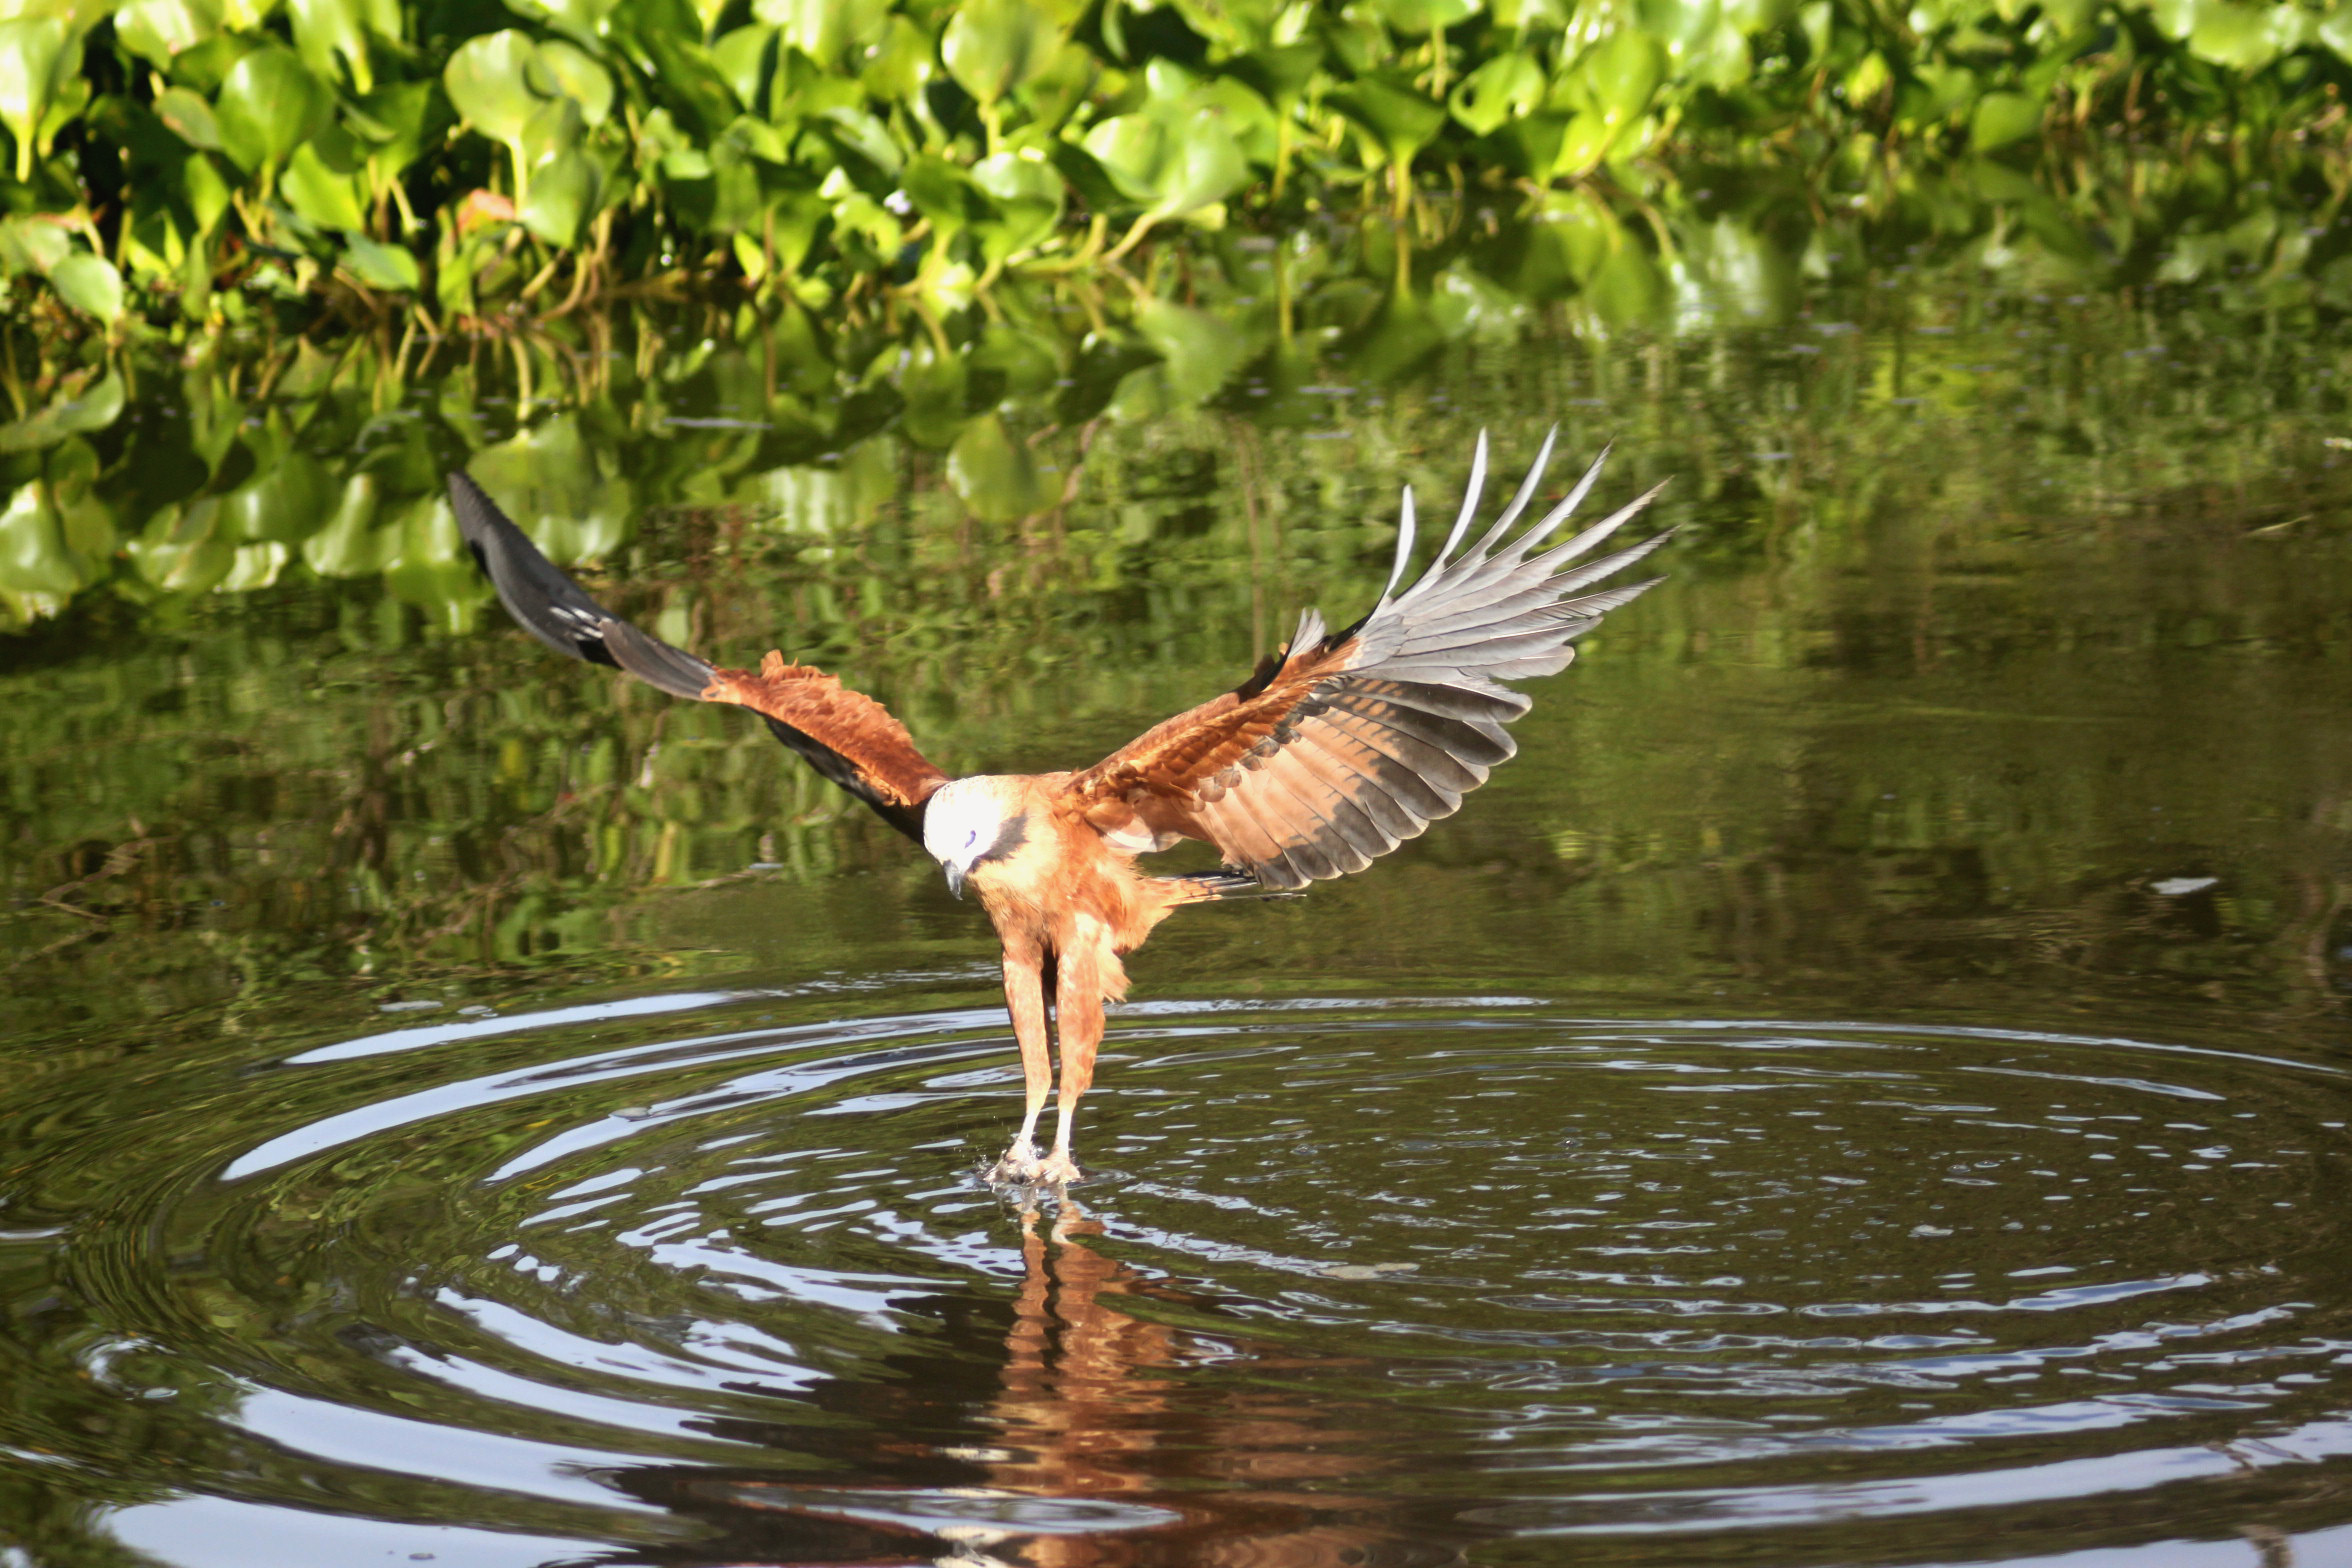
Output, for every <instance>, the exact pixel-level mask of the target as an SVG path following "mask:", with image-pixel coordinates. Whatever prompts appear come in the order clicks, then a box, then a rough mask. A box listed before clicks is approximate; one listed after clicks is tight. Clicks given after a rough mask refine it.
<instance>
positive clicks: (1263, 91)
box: [1225, 38, 1323, 107]
mask: <svg viewBox="0 0 2352 1568" xmlns="http://www.w3.org/2000/svg"><path fill="white" fill-rule="evenodd" d="M1322 64H1323V46H1322V44H1320V43H1318V42H1316V41H1315V40H1313V39H1311V38H1310V39H1304V40H1301V41H1300V42H1297V43H1288V44H1274V45H1270V46H1268V47H1266V48H1262V49H1255V50H1252V51H1251V52H1250V53H1248V54H1246V55H1243V56H1241V57H1240V58H1238V59H1234V60H1229V61H1227V62H1226V63H1225V69H1226V70H1227V71H1228V72H1230V73H1231V74H1232V75H1233V76H1234V77H1235V78H1237V79H1239V80H1241V81H1243V82H1247V83H1248V84H1249V85H1250V86H1251V87H1252V88H1254V89H1256V91H1257V92H1258V94H1259V95H1260V96H1262V97H1263V98H1265V99H1266V101H1267V102H1269V103H1272V104H1275V105H1277V106H1281V107H1287V106H1289V105H1290V104H1293V103H1296V102H1297V101H1298V98H1299V95H1300V94H1301V93H1303V92H1305V91H1306V90H1307V84H1308V83H1309V82H1312V81H1313V80H1314V79H1315V72H1316V69H1317V68H1318V67H1320V66H1321V65H1322Z"/></svg>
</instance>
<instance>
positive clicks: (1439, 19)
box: [1372, 0, 1481, 37]
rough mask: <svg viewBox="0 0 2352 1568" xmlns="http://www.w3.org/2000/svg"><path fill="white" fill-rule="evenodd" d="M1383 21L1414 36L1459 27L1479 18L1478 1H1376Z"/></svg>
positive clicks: (1374, 6)
mask: <svg viewBox="0 0 2352 1568" xmlns="http://www.w3.org/2000/svg"><path fill="white" fill-rule="evenodd" d="M1372 9H1373V10H1374V11H1376V12H1377V13H1378V14H1379V16H1380V19H1381V20H1382V21H1384V22H1386V23H1387V24H1388V25H1389V26H1391V27H1393V28H1395V29H1396V30H1397V31H1398V32H1400V33H1409V34H1412V35H1413V36H1415V37H1419V36H1421V35H1422V34H1425V33H1429V32H1433V31H1435V30H1436V29H1438V28H1441V27H1459V26H1460V25H1461V24H1462V23H1464V22H1467V21H1469V20H1470V18H1472V17H1474V16H1476V15H1477V14H1478V13H1479V10H1480V9H1481V7H1480V3H1479V0H1373V6H1372Z"/></svg>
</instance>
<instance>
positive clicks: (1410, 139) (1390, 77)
mask: <svg viewBox="0 0 2352 1568" xmlns="http://www.w3.org/2000/svg"><path fill="white" fill-rule="evenodd" d="M1324 101H1325V102H1326V103H1328V104H1330V105H1331V106H1332V107H1333V108H1335V109H1337V110H1338V111H1339V112H1340V113H1342V114H1344V115H1346V116H1347V117H1348V118H1349V119H1351V120H1353V121H1355V122H1356V123H1357V124H1358V125H1360V126H1362V127H1363V128H1364V129H1365V130H1366V131H1369V132H1370V133H1371V135H1372V138H1373V140H1374V141H1375V142H1376V143H1378V144H1379V147H1380V149H1381V151H1383V152H1385V153H1386V154H1387V155H1388V157H1389V160H1390V161H1391V162H1392V163H1396V164H1409V163H1411V162H1412V161H1413V155H1414V154H1415V153H1417V152H1419V151H1420V150H1421V149H1422V148H1424V147H1426V146H1428V145H1429V143H1430V142H1431V140H1433V139H1434V138H1435V137H1436V135H1437V133H1438V132H1439V131H1440V130H1441V129H1443V128H1444V126H1445V121H1446V111H1445V106H1444V105H1443V104H1440V103H1438V102H1436V101H1435V100H1433V99H1431V98H1430V97H1429V96H1428V95H1426V94H1424V93H1423V92H1421V91H1420V89H1419V88H1417V87H1415V86H1414V85H1413V77H1412V73H1411V72H1408V71H1399V70H1387V71H1381V72H1379V73H1377V74H1373V75H1367V76H1361V77H1358V78H1357V79H1356V80H1355V81H1352V82H1350V83H1348V84H1347V85H1346V86H1344V87H1341V88H1338V89H1336V90H1335V91H1333V92H1330V93H1327V94H1325V95H1324Z"/></svg>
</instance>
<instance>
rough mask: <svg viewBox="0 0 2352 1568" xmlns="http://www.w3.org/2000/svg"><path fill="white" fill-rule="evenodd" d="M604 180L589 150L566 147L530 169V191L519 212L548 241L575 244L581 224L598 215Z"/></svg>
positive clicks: (531, 227) (536, 232)
mask: <svg viewBox="0 0 2352 1568" xmlns="http://www.w3.org/2000/svg"><path fill="white" fill-rule="evenodd" d="M602 183H603V182H602V180H601V178H600V177H599V171H598V170H597V167H596V164H595V163H594V162H593V161H592V160H591V159H590V158H588V157H587V155H586V154H584V153H582V152H581V151H580V150H579V149H578V148H576V147H568V148H565V149H564V150H563V151H561V152H559V153H556V154H555V155H554V156H553V157H550V158H547V159H545V160H544V161H542V162H541V163H539V164H538V165H537V166H535V167H534V168H533V169H532V170H531V188H530V194H529V195H528V196H526V197H525V198H524V199H523V202H522V205H521V207H520V208H519V209H518V214H517V215H518V216H519V217H521V219H522V221H523V227H525V228H527V229H529V230H530V231H531V232H532V233H533V234H536V235H538V236H539V237H540V238H541V239H543V240H545V241H547V243H548V244H550V245H558V246H565V247H569V246H572V245H574V244H577V243H578V242H579V238H580V230H581V228H582V226H583V225H585V224H586V223H587V222H588V220H589V219H590V218H593V217H594V216H596V204H597V198H598V196H599V194H600V193H601V186H602Z"/></svg>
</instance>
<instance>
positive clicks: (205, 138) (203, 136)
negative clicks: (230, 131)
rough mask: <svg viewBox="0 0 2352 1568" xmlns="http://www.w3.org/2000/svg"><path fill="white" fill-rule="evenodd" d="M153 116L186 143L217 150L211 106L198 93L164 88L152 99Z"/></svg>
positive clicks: (218, 140) (216, 124) (216, 126)
mask: <svg viewBox="0 0 2352 1568" xmlns="http://www.w3.org/2000/svg"><path fill="white" fill-rule="evenodd" d="M155 117H156V118H157V119H159V120H161V121H162V122H163V123H164V124H165V125H167V126H169V127H170V128H171V133H172V134H173V135H174V136H177V137H178V138H179V139H180V140H181V141H184V142H186V143H187V144H188V145H189V146H191V147H194V148H196V149H198V150H199V151H202V152H219V151H220V150H221V135H220V125H219V122H217V121H215V120H214V119H213V117H212V105H211V104H208V103H206V102H205V101H204V99H203V97H202V95H200V94H197V93H193V92H190V91H189V90H188V89H187V88H185V87H168V88H165V89H164V91H163V92H162V93H161V94H160V95H158V96H157V98H156V100H155Z"/></svg>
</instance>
